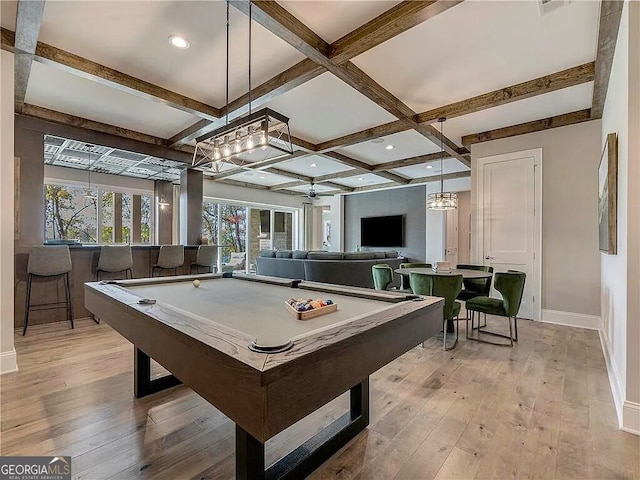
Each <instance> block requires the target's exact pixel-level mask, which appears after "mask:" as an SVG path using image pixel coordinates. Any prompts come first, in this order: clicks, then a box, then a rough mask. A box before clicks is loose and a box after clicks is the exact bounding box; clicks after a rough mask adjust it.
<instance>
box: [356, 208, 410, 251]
mask: <svg viewBox="0 0 640 480" xmlns="http://www.w3.org/2000/svg"><path fill="white" fill-rule="evenodd" d="M360 245H362V246H363V247H404V215H391V216H388V217H366V218H361V219H360Z"/></svg>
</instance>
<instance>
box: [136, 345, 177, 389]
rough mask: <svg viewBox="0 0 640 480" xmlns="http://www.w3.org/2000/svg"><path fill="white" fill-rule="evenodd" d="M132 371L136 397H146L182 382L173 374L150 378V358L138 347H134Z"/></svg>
mask: <svg viewBox="0 0 640 480" xmlns="http://www.w3.org/2000/svg"><path fill="white" fill-rule="evenodd" d="M133 371H134V373H133V375H134V380H133V394H134V395H135V397H136V398H142V397H146V396H147V395H151V394H153V393H156V392H160V391H162V390H166V389H167V388H171V387H175V386H176V385H180V384H181V383H182V382H181V381H180V380H178V379H177V378H176V377H174V376H173V375H165V376H164V377H160V378H154V379H151V358H150V357H149V355H147V354H146V353H144V352H143V351H142V350H140V349H139V348H138V347H136V348H135V353H134V358H133Z"/></svg>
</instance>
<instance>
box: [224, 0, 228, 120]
mask: <svg viewBox="0 0 640 480" xmlns="http://www.w3.org/2000/svg"><path fill="white" fill-rule="evenodd" d="M224 116H225V124H226V125H229V0H227V77H226V90H225V107H224Z"/></svg>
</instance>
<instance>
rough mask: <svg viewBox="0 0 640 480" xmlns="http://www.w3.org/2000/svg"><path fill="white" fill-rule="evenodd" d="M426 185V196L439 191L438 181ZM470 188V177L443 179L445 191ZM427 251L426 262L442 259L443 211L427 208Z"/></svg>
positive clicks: (459, 190) (444, 226)
mask: <svg viewBox="0 0 640 480" xmlns="http://www.w3.org/2000/svg"><path fill="white" fill-rule="evenodd" d="M426 185H427V196H429V194H430V193H437V192H439V191H440V181H437V182H436V181H433V182H429V183H427V184H426ZM467 190H471V178H470V177H467V178H456V179H454V180H445V182H444V191H445V192H462V191H467ZM426 215H427V225H426V227H427V228H426V232H425V233H426V236H427V252H426V257H425V258H426V261H427V262H428V263H433V264H435V263H436V262H442V261H444V257H445V255H444V249H445V245H446V234H447V232H446V225H445V220H444V218H445V212H443V211H438V210H427V211H426Z"/></svg>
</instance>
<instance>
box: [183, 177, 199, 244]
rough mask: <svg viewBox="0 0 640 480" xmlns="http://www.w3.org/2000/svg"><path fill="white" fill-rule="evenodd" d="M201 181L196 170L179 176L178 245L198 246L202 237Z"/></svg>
mask: <svg viewBox="0 0 640 480" xmlns="http://www.w3.org/2000/svg"><path fill="white" fill-rule="evenodd" d="M202 180H203V174H202V172H201V171H198V170H184V171H183V172H182V174H181V175H180V243H182V244H185V245H198V244H199V243H200V238H201V237H202Z"/></svg>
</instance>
